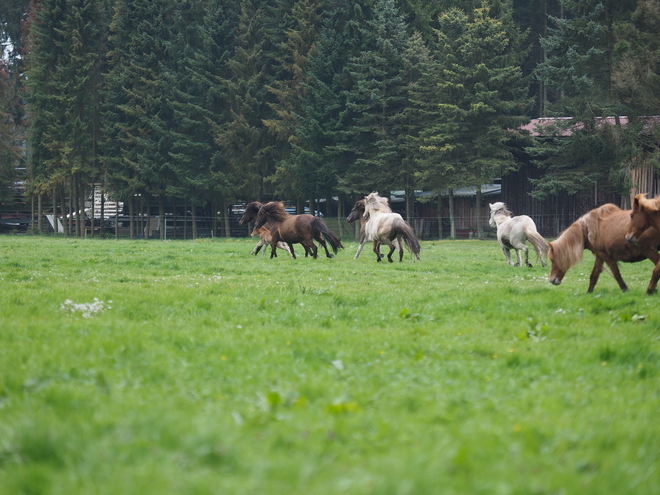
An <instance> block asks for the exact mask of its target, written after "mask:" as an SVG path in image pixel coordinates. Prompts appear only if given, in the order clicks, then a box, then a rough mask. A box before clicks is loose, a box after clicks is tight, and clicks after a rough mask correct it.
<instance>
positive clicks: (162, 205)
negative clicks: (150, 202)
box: [158, 195, 165, 241]
mask: <svg viewBox="0 0 660 495" xmlns="http://www.w3.org/2000/svg"><path fill="white" fill-rule="evenodd" d="M158 217H159V219H160V221H159V223H160V240H161V241H164V240H165V198H164V197H163V196H162V195H161V196H158Z"/></svg>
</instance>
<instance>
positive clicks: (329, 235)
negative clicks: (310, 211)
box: [312, 217, 344, 254]
mask: <svg viewBox="0 0 660 495" xmlns="http://www.w3.org/2000/svg"><path fill="white" fill-rule="evenodd" d="M312 227H313V228H314V230H315V231H317V232H320V233H321V234H322V235H323V237H325V240H326V241H327V242H328V244H330V247H332V251H333V252H334V253H335V254H337V251H339V250H340V249H344V245H343V244H342V243H341V240H340V239H339V237H337V235H336V234H335V233H334V232H333V231H332V230H330V229H329V228H328V226H327V225H326V224H324V223H323V220H321V219H320V218H319V217H314V221H313V222H312Z"/></svg>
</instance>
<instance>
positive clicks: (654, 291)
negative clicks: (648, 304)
mask: <svg viewBox="0 0 660 495" xmlns="http://www.w3.org/2000/svg"><path fill="white" fill-rule="evenodd" d="M657 292H658V289H649V290H647V291H646V295H647V296H652V295H653V294H655V293H657Z"/></svg>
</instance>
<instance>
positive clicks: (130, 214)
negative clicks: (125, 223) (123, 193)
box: [128, 194, 135, 239]
mask: <svg viewBox="0 0 660 495" xmlns="http://www.w3.org/2000/svg"><path fill="white" fill-rule="evenodd" d="M128 219H129V234H128V236H129V237H130V238H131V239H135V196H134V195H133V194H131V195H130V196H129V198H128Z"/></svg>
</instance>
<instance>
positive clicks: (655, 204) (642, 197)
mask: <svg viewBox="0 0 660 495" xmlns="http://www.w3.org/2000/svg"><path fill="white" fill-rule="evenodd" d="M635 203H639V206H640V207H641V208H643V209H645V210H646V211H649V212H651V213H655V212H656V211H658V210H660V196H658V197H656V198H653V199H648V198H647V197H646V194H638V195H637V196H635ZM633 209H635V208H634V206H633Z"/></svg>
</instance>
